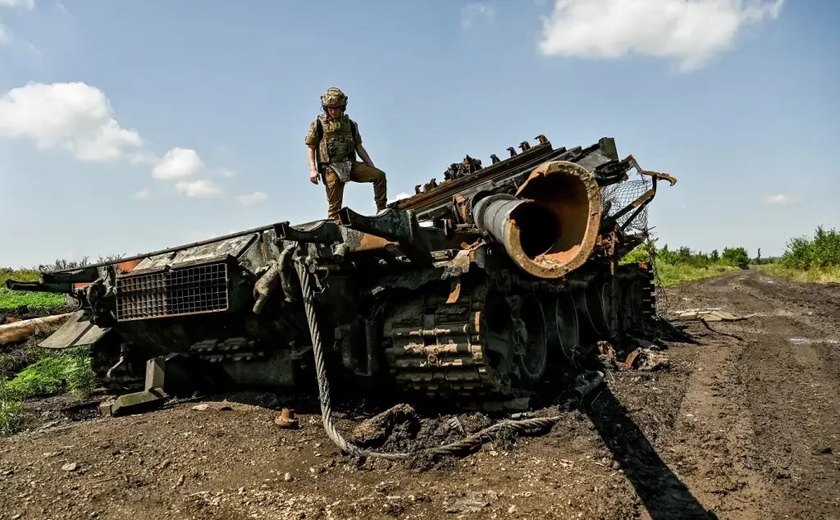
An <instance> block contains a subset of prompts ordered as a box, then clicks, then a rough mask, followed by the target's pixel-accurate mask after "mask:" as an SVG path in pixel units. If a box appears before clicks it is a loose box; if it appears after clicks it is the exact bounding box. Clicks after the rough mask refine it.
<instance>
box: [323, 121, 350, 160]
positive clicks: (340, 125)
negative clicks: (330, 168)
mask: <svg viewBox="0 0 840 520" xmlns="http://www.w3.org/2000/svg"><path fill="white" fill-rule="evenodd" d="M318 123H320V126H321V131H322V132H323V133H322V135H321V142H320V144H319V145H318V154H319V155H320V156H321V157H320V161H321V162H322V163H329V164H334V163H339V162H346V161H351V162H352V161H354V160H355V159H356V137H355V134H356V132H355V131H354V130H353V127H354V126H355V125H354V123H353V122H352V121H350V118H349V117H347V115H342V116H341V117H340V118H338V119H335V120H332V121H330V120H328V119H327V115H326V114H321V115H319V116H318Z"/></svg>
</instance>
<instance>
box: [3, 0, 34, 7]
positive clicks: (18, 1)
mask: <svg viewBox="0 0 840 520" xmlns="http://www.w3.org/2000/svg"><path fill="white" fill-rule="evenodd" d="M0 7H22V8H24V9H34V8H35V0H0Z"/></svg>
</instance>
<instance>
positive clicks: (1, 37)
mask: <svg viewBox="0 0 840 520" xmlns="http://www.w3.org/2000/svg"><path fill="white" fill-rule="evenodd" d="M10 43H12V34H11V33H10V32H9V31H8V30H6V27H4V26H3V24H2V23H0V47H2V46H3V45H8V44H10Z"/></svg>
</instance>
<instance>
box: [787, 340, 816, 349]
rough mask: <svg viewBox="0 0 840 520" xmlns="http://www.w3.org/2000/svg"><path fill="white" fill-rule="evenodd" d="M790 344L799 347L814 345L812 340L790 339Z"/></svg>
mask: <svg viewBox="0 0 840 520" xmlns="http://www.w3.org/2000/svg"><path fill="white" fill-rule="evenodd" d="M790 342H791V343H793V344H794V345H796V346H797V347H806V346H808V345H810V344H811V343H812V342H811V338H790Z"/></svg>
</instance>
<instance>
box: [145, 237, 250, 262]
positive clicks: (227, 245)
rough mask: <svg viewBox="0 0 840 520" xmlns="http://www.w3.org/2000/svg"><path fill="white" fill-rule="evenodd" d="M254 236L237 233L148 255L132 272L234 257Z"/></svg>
mask: <svg viewBox="0 0 840 520" xmlns="http://www.w3.org/2000/svg"><path fill="white" fill-rule="evenodd" d="M256 238H257V235H256V234H255V233H253V234H247V235H238V236H234V237H231V238H228V239H225V240H216V241H213V242H205V243H203V244H200V245H195V246H192V247H186V248H183V249H179V250H174V251H169V252H167V253H163V254H159V255H154V256H149V257H147V258H145V259H144V260H142V261H141V262H140V263H139V264H137V266H136V267H135V268H134V269H133V270H132V272H138V271H150V270H156V269H161V268H164V267H167V266H173V265H184V264H195V263H199V262H210V261H212V260H219V259H224V258H227V257H233V258H236V257H238V256H239V255H240V254H242V252H243V251H244V250H245V248H247V247H248V246H249V245H251V244H252V243H253V242H254V241H255V240H256Z"/></svg>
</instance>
